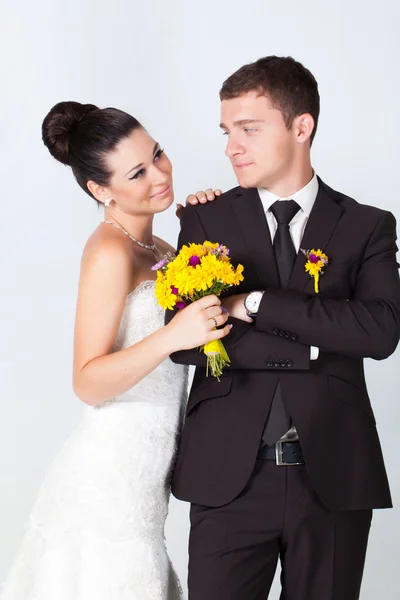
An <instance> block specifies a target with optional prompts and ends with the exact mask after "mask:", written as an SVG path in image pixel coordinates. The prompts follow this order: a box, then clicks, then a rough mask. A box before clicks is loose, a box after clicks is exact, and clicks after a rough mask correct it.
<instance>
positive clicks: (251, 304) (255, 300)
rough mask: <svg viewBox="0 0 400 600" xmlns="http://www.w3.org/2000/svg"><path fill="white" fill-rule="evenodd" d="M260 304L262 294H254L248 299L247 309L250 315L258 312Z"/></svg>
mask: <svg viewBox="0 0 400 600" xmlns="http://www.w3.org/2000/svg"><path fill="white" fill-rule="evenodd" d="M259 303H260V292H252V293H251V294H249V295H248V296H247V298H246V308H247V310H248V311H249V312H250V313H252V312H257V310H258V305H259Z"/></svg>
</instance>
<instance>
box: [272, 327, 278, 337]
mask: <svg viewBox="0 0 400 600" xmlns="http://www.w3.org/2000/svg"><path fill="white" fill-rule="evenodd" d="M272 333H273V334H274V335H279V330H278V329H277V328H276V327H274V328H273V330H272Z"/></svg>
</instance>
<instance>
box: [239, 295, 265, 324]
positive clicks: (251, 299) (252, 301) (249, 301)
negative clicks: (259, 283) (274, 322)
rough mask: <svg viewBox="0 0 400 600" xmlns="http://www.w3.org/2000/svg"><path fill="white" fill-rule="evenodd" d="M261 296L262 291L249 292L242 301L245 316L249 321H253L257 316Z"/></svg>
mask: <svg viewBox="0 0 400 600" xmlns="http://www.w3.org/2000/svg"><path fill="white" fill-rule="evenodd" d="M263 295H264V292H262V291H255V292H250V294H247V296H246V298H245V299H244V301H243V304H244V308H245V311H246V314H247V316H248V317H250V318H251V319H254V318H255V317H256V316H257V313H258V309H259V307H260V304H261V300H262V297H263Z"/></svg>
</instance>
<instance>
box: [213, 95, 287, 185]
mask: <svg viewBox="0 0 400 600" xmlns="http://www.w3.org/2000/svg"><path fill="white" fill-rule="evenodd" d="M221 128H222V129H223V131H224V133H225V134H226V135H227V137H228V141H227V145H226V150H225V154H226V155H227V156H228V157H229V159H230V161H231V163H232V166H233V169H234V171H235V174H236V177H237V179H238V182H239V185H240V186H241V187H244V188H249V187H265V188H267V189H269V188H273V187H275V185H277V184H278V183H279V181H281V180H282V179H283V178H284V177H285V176H286V175H287V173H288V171H289V170H290V168H291V165H292V164H293V161H294V157H295V150H296V141H295V135H294V132H293V130H292V129H291V130H288V129H287V127H286V125H285V122H284V120H283V116H282V113H281V112H280V111H279V110H277V109H276V108H273V106H272V104H271V102H270V100H269V99H268V97H266V96H265V95H260V94H259V93H258V92H255V91H254V92H247V93H245V94H243V95H242V96H239V97H237V98H232V99H230V100H223V101H222V103H221Z"/></svg>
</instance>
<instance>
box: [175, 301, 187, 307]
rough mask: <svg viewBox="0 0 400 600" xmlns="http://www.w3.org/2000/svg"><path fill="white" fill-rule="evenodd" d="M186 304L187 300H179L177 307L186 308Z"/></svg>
mask: <svg viewBox="0 0 400 600" xmlns="http://www.w3.org/2000/svg"><path fill="white" fill-rule="evenodd" d="M185 306H186V302H177V303H176V308H185Z"/></svg>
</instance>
